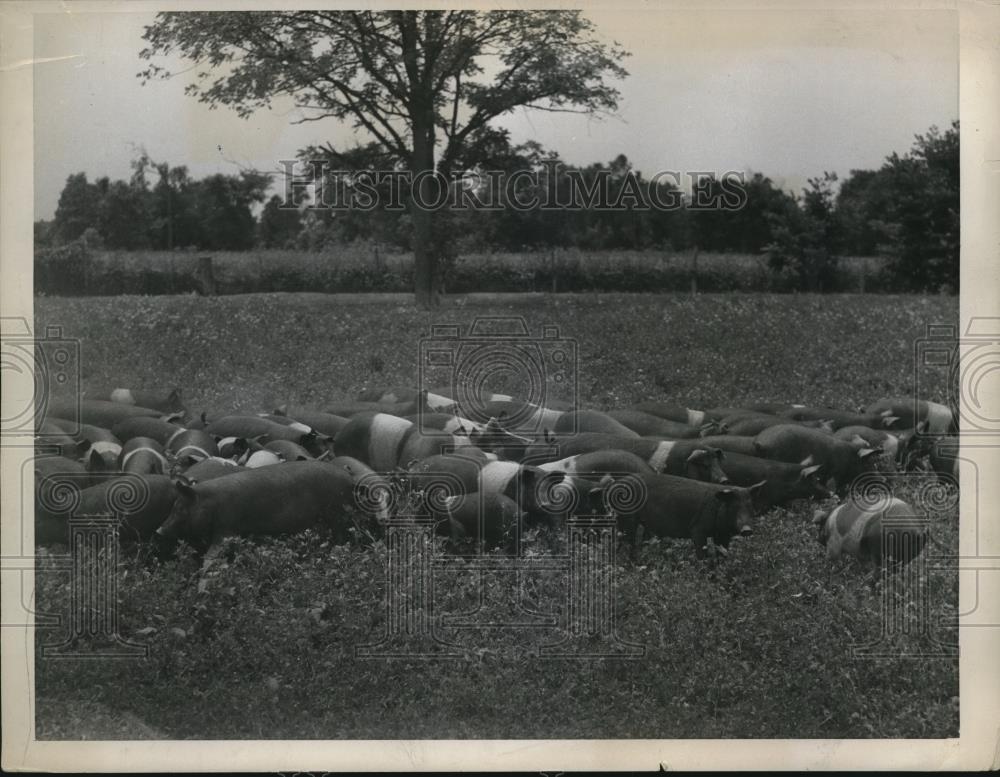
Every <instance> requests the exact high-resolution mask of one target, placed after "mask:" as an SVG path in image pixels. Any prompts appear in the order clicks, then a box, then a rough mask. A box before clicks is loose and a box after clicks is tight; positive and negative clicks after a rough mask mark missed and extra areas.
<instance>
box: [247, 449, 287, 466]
mask: <svg viewBox="0 0 1000 777" xmlns="http://www.w3.org/2000/svg"><path fill="white" fill-rule="evenodd" d="M284 461H285V457H284V456H283V455H282V454H280V453H277V452H276V451H267V450H264V451H254V452H253V453H251V454H250V456H248V457H247V460H246V462H245V463H244V465H243V466H244V467H246V468H247V469H259V468H260V467H271V466H274V465H275V464H281V463H282V462H284Z"/></svg>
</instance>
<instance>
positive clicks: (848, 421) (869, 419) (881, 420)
mask: <svg viewBox="0 0 1000 777" xmlns="http://www.w3.org/2000/svg"><path fill="white" fill-rule="evenodd" d="M781 415H782V416H783V417H785V418H788V419H790V420H792V421H829V422H830V424H831V426H832V427H833V430H834V431H837V430H838V429H840V428H842V427H844V426H869V427H871V428H872V429H890V428H892V427H893V426H896V425H897V424H898V423H899V418H898V417H897V416H894V415H892V414H891V413H889V412H888V411H886V412H883V413H878V412H876V413H851V412H849V411H845V410H834V409H832V408H827V407H795V408H792V409H790V410H785V411H782V412H781Z"/></svg>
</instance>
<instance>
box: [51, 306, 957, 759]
mask: <svg viewBox="0 0 1000 777" xmlns="http://www.w3.org/2000/svg"><path fill="white" fill-rule="evenodd" d="M481 315H492V316H523V317H524V318H525V319H526V321H527V323H528V325H529V328H530V330H531V331H532V332H533V333H536V332H539V331H540V329H541V326H542V325H543V324H556V325H558V326H559V328H560V334H561V335H562V336H563V337H569V338H573V339H575V340H576V341H577V344H578V351H579V363H578V368H577V377H576V385H577V387H578V392H579V397H580V400H581V404H582V405H584V406H586V407H593V408H597V409H602V408H610V407H623V406H627V405H628V404H629V403H632V402H636V401H640V400H644V399H666V400H672V401H677V402H679V403H683V404H686V405H688V406H690V407H696V408H697V407H710V406H715V405H722V404H727V405H732V404H739V403H743V402H750V401H762V400H775V401H799V402H804V403H810V404H825V405H830V406H837V407H844V408H857V407H858V406H860V405H862V404H864V403H866V402H869V401H871V400H873V399H876V398H878V397H880V396H883V395H887V394H907V393H910V392H911V391H913V390H914V387H915V385H919V386H920V387H921V389H922V390H923V392H924V394H925V396H927V398H929V399H935V398H942V397H943V396H944V394H945V392H946V386H945V384H944V380H945V376H944V373H943V372H941V373H932V374H923V373H922V374H920V375H919V376H917V374H916V373H915V369H914V365H913V357H912V354H913V347H914V342H915V341H916V340H917V339H918V338H919V337H921V336H922V335H923V333H924V331H925V327H926V325H927V324H932V323H954V322H956V321H957V317H958V304H957V298H954V297H902V296H853V295H827V296H823V297H817V296H810V295H761V294H745V295H741V294H735V295H726V296H722V295H718V296H716V295H701V296H699V297H697V298H691V297H690V296H687V295H613V294H602V295H560V296H558V297H547V298H542V299H540V300H539V299H533V300H522V299H519V298H514V299H512V300H511V301H494V302H478V303H477V302H472V301H469V300H464V299H461V298H457V299H456V298H452V299H449V300H448V303H447V306H446V307H445V308H444V309H443V310H441V311H438V312H435V313H426V312H421V311H417V310H415V309H414V308H413V306H412V304H411V303H410V300H409V297H408V296H399V297H398V298H394V297H381V296H380V297H378V298H377V299H368V300H366V299H345V298H342V297H331V296H324V295H318V294H315V295H312V294H301V295H300V294H268V295H246V296H229V297H217V298H199V297H193V296H177V297H169V296H163V297H114V298H111V297H107V298H72V299H69V298H62V299H55V298H40V299H37V300H36V326H37V327H39V328H41V327H43V326H45V325H61V326H62V327H63V332H64V335H66V336H69V337H76V338H79V339H80V340H81V348H82V365H83V381H84V386H85V387H86V386H114V385H121V386H135V387H144V386H174V385H176V386H181V387H182V388H183V389H184V391H185V399H186V402H187V404H188V407H189V408H190V409H191V410H194V411H200V410H205V411H207V412H208V413H209V414H210V415H220V414H222V413H225V412H233V411H249V412H259V411H263V410H267V409H270V408H272V407H273V406H275V405H277V404H281V403H283V402H289V403H292V404H300V405H308V406H313V407H322V406H323V405H324V403H326V402H330V401H333V400H337V399H341V398H347V397H352V396H354V395H355V394H356V393H357V392H358V391H360V390H362V389H365V388H372V387H378V386H393V385H400V384H403V385H405V384H412V383H413V381H414V380H415V377H416V358H417V352H418V343H419V339H420V337H421V336H423V335H426V334H429V332H430V328H431V326H432V325H433V324H438V323H457V324H462V325H463V326H467V325H468V324H470V323H471V322H472V320H473V319H474V318H475V317H476V316H481ZM920 485H922V483H921V482H918V481H915V480H913V479H912V478H905V477H902V478H899V479H897V480H896V482H895V489H896V492H897V494H898V495H899V496H901V497H902V498H904V499H910V500H911V501H916V500H917V498H918V487H919V486H920ZM945 502H946V503H947V504H946V507H945V508H944V509H942V510H941V511H938V512H933V513H930V514H929V517H930V519H931V522H932V523H931V527H932V528H931V533H932V539H933V542H934V544H935V547H936V548H938V549H940V551H941V552H947V551H949V550H950V551H955V550H956V549H957V521H958V515H957V508H956V507H955V506H954V504H953V501H952V500H945ZM811 514H812V506H811V505H810V506H805V505H803V506H801V507H795V508H794V509H788V510H773V511H771V512H770V513H768V514H767V515H765V516H763V517H761V518H760V519H759V521H758V525H757V530H756V533H755V535H754V536H753V537H752V538H750V539H748V540H739V541H737V542H734V544H733V547H732V554H731V556H730V558H729V559H727V560H725V561H720V562H718V563H717V562H714V561H709V562H704V563H703V562H698V561H697V560H696V559H695V557H694V553H693V551H692V547H691V544H690V542H688V541H677V542H670V541H663V542H656V543H649V544H647V545H645V546H644V547H643V548H642V550H641V552H640V554H639V556H638V558H637V559H636V560H635V561H634V562H633V561H628V560H624V559H622V560H620V561H619V562H618V566H617V587H616V606H617V616H618V620H617V633H618V635H619V636H620V637H621V638H622V639H623V640H627V641H629V642H631V643H635V644H639V645H642V646H643V648H644V655H643V656H642V657H641V658H636V659H630V660H626V659H620V658H585V659H544V658H538V657H536V656H533V655H532V654H531V653H532V650H533V648H535V647H537V645H538V644H540V642H543V641H552V640H553V636H554V634H553V632H552V631H551V630H548V631H547V630H545V629H542V628H539V627H537V626H530V627H528V626H526V627H523V628H512V627H507V628H475V629H467V630H464V631H462V630H458V629H455V628H454V627H445V636H447V638H449V639H453V640H454V641H455V642H456V643H458V644H460V645H461V646H462V650H461V651H460V652H461V656H460V657H458V658H451V659H443V658H442V659H436V660H407V659H392V660H386V659H361V658H358V657H356V655H355V647H357V646H358V645H362V644H367V643H373V642H377V641H378V640H379V638H380V635H381V634H382V633H383V632H384V630H385V628H386V626H385V611H384V604H383V596H384V589H385V576H386V567H385V564H386V558H387V556H386V549H385V546H384V545H383V544H381V543H378V544H376V545H375V546H374V547H365V548H362V547H357V546H331V545H329V544H326V543H325V542H324V541H323V540H322V539H321V538H317V537H314V536H310V535H305V536H299V537H296V538H292V539H289V540H285V541H280V542H278V541H274V542H263V543H259V544H252V543H250V542H244V541H240V542H235V543H233V544H232V546H231V549H230V562H229V564H228V566H226V567H225V568H224V569H223V570H222V571H221V572H220V573H219V576H218V577H217V578H215V579H214V580H213V581H212V585H211V587H210V589H209V591H208V593H207V594H201V595H199V594H198V592H197V590H196V587H197V586H196V579H197V575H196V571H197V561H196V560H195V559H193V558H191V557H189V556H183V555H182V556H181V557H180V558H178V559H177V560H175V561H171V562H166V563H160V562H155V561H152V560H149V559H147V558H145V557H144V556H143V555H142V554H132V557H130V558H128V559H126V560H125V561H124V562H123V565H122V569H121V574H120V578H119V580H120V582H119V598H120V614H119V621H120V631H121V633H122V634H123V635H124V636H127V637H130V638H133V639H137V640H142V641H145V642H147V643H148V644H149V645H150V656H149V658H147V659H143V660H126V661H122V660H118V661H115V660H105V661H101V660H87V661H83V660H77V661H74V660H69V659H64V660H47V659H42V658H39V660H38V661H37V662H36V667H37V669H36V672H37V674H36V683H37V694H38V706H37V719H36V722H37V732H38V736H39V737H40V738H56V739H61V738H80V737H84V736H86V737H88V738H94V737H95V736H96V737H99V736H108V737H120V738H150V737H168V738H196V739H203V738H204V739H218V738H223V739H225V738H285V739H296V738H321V739H326V738H370V737H374V738H388V739H394V738H466V737H479V738H577V737H588V738H595V737H596V738H689V737H810V738H812V737H819V738H827V737H831V738H841V737H860V738H865V737H943V736H956V735H957V732H958V660H957V658H955V657H946V658H940V657H927V656H925V657H919V656H918V657H912V654H914V653H920V651H924V652H926V651H927V650H928V649H933V648H934V646H935V644H936V642H935V641H942V642H954V641H955V640H956V635H955V629H954V628H953V627H949V626H947V621H948V620H949V619H951V620H952V621H953V620H954V618H955V616H956V607H957V602H958V578H957V572H954V571H952V572H947V573H945V572H939V571H934V570H925V571H924V572H923V573H922V574H921V576H920V577H919V578H918V579H917V580H916V582H913V583H912V586H911V588H910V589H908V590H907V591H906V592H905V594H904V595H899V594H898V593H893V592H888V594H886V595H887V596H888V597H889V598H890V603H893V604H894V605H899V604H902V605H903V606H904V607H905V608H906V609H905V612H906V613H912V611H915V609H916V606H917V604H919V602H915V601H913V597H914V596H915V595H916V594H915V592H916V591H920V592H922V595H926V597H927V601H928V603H929V605H928V606H929V612H930V620H929V621H921V622H920V623H921V624H922V625H923V626H924V627H925V628H926V633H920V632H919V630H916V631H911V632H910V633H907V634H896V635H895V636H892V637H891V638H890V639H889V642H888V643H887V644H886V647H887V649H888V651H889V656H888V657H881V658H859V657H857V656H856V655H855V651H854V648H855V647H857V646H860V645H865V644H877V643H879V640H880V635H881V634H882V630H883V623H884V618H883V606H884V605H885V601H884V599H883V595H884V593H885V589H884V588H883V587H882V585H881V584H876V583H875V582H874V581H873V579H872V576H871V574H870V573H869V572H867V571H866V570H864V569H862V568H861V567H860V566H859V565H857V564H855V563H846V564H845V563H840V562H837V563H831V562H829V561H827V559H826V558H825V557H824V554H823V551H822V548H821V547H820V546H819V544H818V543H817V542H816V538H815V533H814V530H813V529H812V527H811V526H810V525H809V519H810V517H811ZM513 578H514V576H513V575H511V574H500V573H497V574H489V575H486V577H485V578H484V579H483V581H482V586H483V587H482V589H480V588H479V587H478V586H479V585H480V582H479V580H478V578H477V577H476V575H475V574H474V573H472V572H469V571H468V570H462V569H459V570H457V571H455V572H449V573H442V579H441V580H440V581H436V582H435V585H436V587H437V589H436V590H438V591H439V593H440V599H439V600H436V602H435V604H436V606H437V607H439V608H440V611H442V612H462V611H467V610H469V609H470V607H472V606H473V603H474V601H475V597H476V595H477V592H478V591H479V590H485V591H486V592H487V593H488V597H489V598H490V599H491V600H496V601H498V602H509V601H511V600H512V599H513V598H514V597H515V595H517V593H518V591H520V592H521V595H522V596H523V597H524V600H525V601H527V602H529V603H530V604H531V606H532V607H534V608H536V609H538V610H540V611H543V612H548V613H550V614H552V615H554V616H555V617H557V619H558V618H559V617H561V612H562V607H563V601H562V598H561V597H560V596H559V595H558V593H557V592H558V591H559V590H561V589H560V578H559V577H558V573H554V572H549V573H530V574H527V575H526V576H525V579H524V580H523V581H522V583H521V585H520V586H518V584H517V582H516V581H515V580H514V579H513ZM66 582H67V581H66V577H65V575H63V574H62V573H59V572H57V571H53V570H50V569H48V568H46V567H45V566H44V565H43V568H42V569H41V571H40V572H39V575H38V577H37V582H36V585H37V600H38V605H37V607H38V610H39V611H43V612H53V611H55V612H59V611H64V610H65V607H66V590H67V589H66ZM942 622H944V625H942ZM140 632H142V636H137V635H138V634H139V633H140ZM44 639H46V636H45V632H39V641H42V640H44ZM904 654H910V655H911V657H903V655H904Z"/></svg>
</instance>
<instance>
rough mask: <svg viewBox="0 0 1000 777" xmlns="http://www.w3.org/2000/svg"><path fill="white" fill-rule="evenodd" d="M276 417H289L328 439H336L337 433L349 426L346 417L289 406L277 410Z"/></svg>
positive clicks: (275, 411)
mask: <svg viewBox="0 0 1000 777" xmlns="http://www.w3.org/2000/svg"><path fill="white" fill-rule="evenodd" d="M274 415H283V416H288V417H289V418H291V419H293V420H295V421H298V422H299V423H302V424H305V425H306V426H309V427H310V428H312V429H315V430H316V431H317V432H318V433H319V434H323V435H326V436H327V437H336V436H337V433H338V432H339V431H340V430H341V429H343V428H344V427H345V426H347V420H348V419H347V417H346V416H342V415H334V414H333V413H322V412H320V411H318V410H306V409H304V408H299V407H288V406H287V405H283V406H282V407H278V408H275V410H274Z"/></svg>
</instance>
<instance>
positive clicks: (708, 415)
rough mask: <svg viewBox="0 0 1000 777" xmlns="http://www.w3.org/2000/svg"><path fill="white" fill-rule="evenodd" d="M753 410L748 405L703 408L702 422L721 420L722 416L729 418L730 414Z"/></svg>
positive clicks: (740, 413)
mask: <svg viewBox="0 0 1000 777" xmlns="http://www.w3.org/2000/svg"><path fill="white" fill-rule="evenodd" d="M753 412H754V411H753V410H752V409H750V408H749V407H710V408H709V409H708V410H705V411H704V413H705V420H704V422H703V423H708V422H709V421H721V420H723V419H724V418H729V417H730V416H737V415H747V414H748V413H753Z"/></svg>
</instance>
